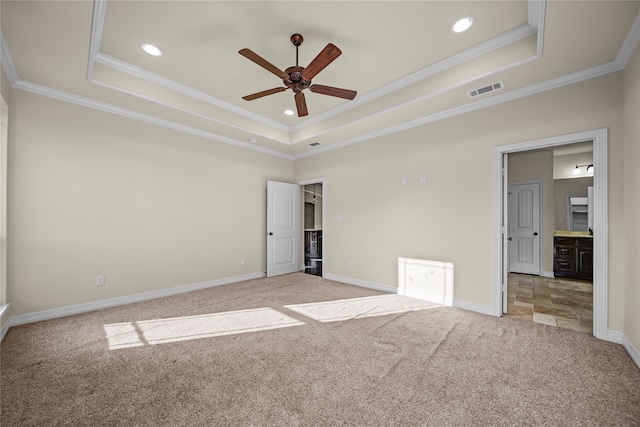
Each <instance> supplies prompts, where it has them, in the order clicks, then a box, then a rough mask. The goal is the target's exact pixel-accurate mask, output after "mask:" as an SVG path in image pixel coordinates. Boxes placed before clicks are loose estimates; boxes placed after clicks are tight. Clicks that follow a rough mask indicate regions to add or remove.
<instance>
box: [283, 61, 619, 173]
mask: <svg viewBox="0 0 640 427" xmlns="http://www.w3.org/2000/svg"><path fill="white" fill-rule="evenodd" d="M620 70H621V69H620V67H619V66H618V65H617V64H615V63H613V62H609V63H607V64H603V65H598V66H595V67H592V68H588V69H586V70H581V71H577V72H575V73H571V74H567V75H564V76H560V77H557V78H555V79H551V80H547V81H545V82H540V83H536V84H533V85H530V86H526V87H523V88H520V89H515V90H512V91H510V92H505V93H502V94H500V95H496V96H493V97H491V98H485V99H482V100H479V101H475V102H472V103H469V104H465V105H461V106H458V107H454V108H451V109H449V110H443V111H440V112H437V113H434V114H431V115H428V116H425V117H422V118H419V119H415V120H411V121H408V122H404V123H399V124H397V125H393V126H390V127H387V128H384V129H378V130H375V131H372V132H369V133H366V134H362V135H359V136H356V137H353V138H350V139H346V140H343V141H342V142H338V143H335V144H332V145H328V146H325V147H320V148H316V149H314V150H313V151H310V152H307V153H302V154H297V155H295V156H294V160H298V159H302V158H305V157H309V156H313V155H316V154H320V153H325V152H327V151H331V150H336V149H338V148H343V147H347V146H349V145H352V144H356V143H359V142H363V141H368V140H372V139H374V138H378V137H381V136H385V135H390V134H393V133H396V132H401V131H404V130H408V129H411V128H414V127H417V126H422V125H425V124H429V123H433V122H437V121H440V120H443V119H448V118H451V117H455V116H459V115H461V114H466V113H470V112H472V111H477V110H480V109H483V108H487V107H492V106H494V105H498V104H502V103H505V102H509V101H514V100H516V99H520V98H524V97H527V96H530V95H536V94H539V93H542V92H546V91H549V90H553V89H557V88H560V87H563V86H567V85H570V84H574V83H579V82H581V81H584V80H589V79H593V78H596V77H600V76H604V75H606V74H610V73H614V72H616V71H620Z"/></svg>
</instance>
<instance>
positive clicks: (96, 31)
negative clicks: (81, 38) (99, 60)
mask: <svg viewBox="0 0 640 427" xmlns="http://www.w3.org/2000/svg"><path fill="white" fill-rule="evenodd" d="M106 13H107V1H106V0H95V1H94V2H93V22H92V24H91V39H90V42H89V61H88V66H87V81H91V79H92V78H93V64H94V62H95V59H96V55H97V54H98V53H99V52H100V43H102V32H103V30H104V18H105V15H106Z"/></svg>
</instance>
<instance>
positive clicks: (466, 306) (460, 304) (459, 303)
mask: <svg viewBox="0 0 640 427" xmlns="http://www.w3.org/2000/svg"><path fill="white" fill-rule="evenodd" d="M453 306H454V307H457V308H461V309H463V310H467V311H474V312H476V313H480V314H486V315H487V316H493V307H492V306H490V305H484V304H478V303H475V302H471V301H463V300H459V299H454V300H453Z"/></svg>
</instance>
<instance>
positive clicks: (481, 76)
mask: <svg viewBox="0 0 640 427" xmlns="http://www.w3.org/2000/svg"><path fill="white" fill-rule="evenodd" d="M538 59H539V57H538V56H537V55H533V56H530V57H529V58H525V59H522V60H520V61H517V62H514V63H512V64H509V65H505V66H504V67H500V68H496V69H495V70H492V71H489V72H486V73H483V74H478V75H476V76H474V77H472V78H470V79H466V80H461V81H459V82H457V83H454V84H452V85H449V86H444V87H442V88H440V89H436V90H434V91H431V92H427V93H424V94H422V95H420V96H417V97H415V98H412V99H410V100H407V101H404V102H402V103H399V104H395V105H392V106H390V107H387V108H384V109H381V110H378V111H376V112H374V113H371V114H368V115H366V116H363V117H360V118H358V119H356V120H352V121H350V122H348V123H345V124H342V125H338V126H334V127H332V128H331V129H328V130H323V131H319V132H316V133H314V134H311V135H308V134H307V135H305V137H304V139H299V140H294V141H292V144H297V143H300V142H302V141H306V140H310V139H314V138H317V137H319V136H321V135H324V134H326V133H329V132H333V131H335V130H336V129H341V128H345V127H347V126H352V125H354V124H356V123H359V122H363V121H365V120H370V119H372V118H374V117H376V116H380V115H383V114H386V113H389V112H391V111H393V110H395V109H398V108H402V107H405V106H407V105H410V104H413V103H415V102H420V101H424V100H426V99H428V98H431V97H433V96H436V95H440V94H443V93H446V92H448V91H451V90H455V89H458V88H460V87H462V86H465V85H468V84H471V83H473V82H475V81H478V80H482V79H486V78H488V77H490V76H492V75H494V74H498V73H502V72H504V71H507V70H510V69H512V68H517V67H520V66H522V65H524V64H527V63H529V62H532V61H536V60H538Z"/></svg>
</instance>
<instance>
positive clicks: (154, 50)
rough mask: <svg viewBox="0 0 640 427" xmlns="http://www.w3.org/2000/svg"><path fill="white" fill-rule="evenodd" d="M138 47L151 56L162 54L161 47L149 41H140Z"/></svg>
mask: <svg viewBox="0 0 640 427" xmlns="http://www.w3.org/2000/svg"><path fill="white" fill-rule="evenodd" d="M140 48H141V49H142V50H144V51H145V52H146V53H147V54H149V55H151V56H162V55H163V53H162V49H160V48H159V47H157V46H154V45H152V44H149V43H142V44H141V45H140Z"/></svg>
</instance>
